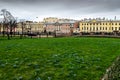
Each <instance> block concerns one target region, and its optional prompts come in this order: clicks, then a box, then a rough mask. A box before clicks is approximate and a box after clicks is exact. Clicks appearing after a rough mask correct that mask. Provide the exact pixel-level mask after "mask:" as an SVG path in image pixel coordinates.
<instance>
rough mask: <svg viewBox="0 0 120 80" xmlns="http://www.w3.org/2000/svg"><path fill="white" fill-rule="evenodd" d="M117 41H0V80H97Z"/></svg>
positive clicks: (117, 49)
mask: <svg viewBox="0 0 120 80" xmlns="http://www.w3.org/2000/svg"><path fill="white" fill-rule="evenodd" d="M119 54H120V39H113V38H84V37H82V38H42V39H12V40H4V39H0V80H100V78H101V77H102V76H103V74H104V73H105V72H106V69H107V68H108V67H109V66H110V65H111V64H112V62H113V61H114V60H115V58H116V57H117V56H119Z"/></svg>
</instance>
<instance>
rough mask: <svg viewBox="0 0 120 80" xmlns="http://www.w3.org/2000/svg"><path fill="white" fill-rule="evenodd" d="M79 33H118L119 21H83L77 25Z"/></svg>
mask: <svg viewBox="0 0 120 80" xmlns="http://www.w3.org/2000/svg"><path fill="white" fill-rule="evenodd" d="M79 28H80V32H81V33H91V32H92V33H113V32H120V20H100V19H99V20H97V19H92V20H83V21H80V23H79Z"/></svg>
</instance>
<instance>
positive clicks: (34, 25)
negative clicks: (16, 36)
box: [16, 21, 44, 33]
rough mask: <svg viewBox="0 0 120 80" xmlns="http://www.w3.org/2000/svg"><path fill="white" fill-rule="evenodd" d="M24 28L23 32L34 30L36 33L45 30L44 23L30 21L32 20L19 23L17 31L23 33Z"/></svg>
mask: <svg viewBox="0 0 120 80" xmlns="http://www.w3.org/2000/svg"><path fill="white" fill-rule="evenodd" d="M22 29H23V32H32V33H36V32H39V33H40V32H43V31H44V28H43V23H38V22H30V21H26V22H23V23H22V22H20V23H18V24H17V28H16V32H19V33H21V32H22Z"/></svg>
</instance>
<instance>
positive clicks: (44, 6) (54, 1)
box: [0, 0, 120, 20]
mask: <svg viewBox="0 0 120 80" xmlns="http://www.w3.org/2000/svg"><path fill="white" fill-rule="evenodd" d="M1 9H7V10H8V11H10V12H11V13H12V15H13V16H15V17H18V18H19V19H20V18H24V19H29V20H42V19H43V18H44V17H58V18H72V19H77V20H79V19H83V18H97V17H106V18H109V19H110V18H114V16H116V17H117V19H120V0H0V10H1ZM36 17H38V18H36Z"/></svg>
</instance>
